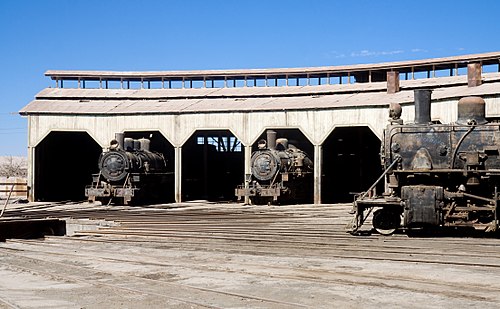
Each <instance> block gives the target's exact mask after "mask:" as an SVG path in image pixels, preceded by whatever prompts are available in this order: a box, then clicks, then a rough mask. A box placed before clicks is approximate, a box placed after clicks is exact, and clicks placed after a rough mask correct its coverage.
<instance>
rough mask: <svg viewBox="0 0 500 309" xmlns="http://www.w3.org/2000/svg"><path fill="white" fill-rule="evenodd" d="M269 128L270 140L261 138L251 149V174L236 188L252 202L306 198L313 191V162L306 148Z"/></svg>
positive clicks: (242, 196)
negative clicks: (300, 147)
mask: <svg viewBox="0 0 500 309" xmlns="http://www.w3.org/2000/svg"><path fill="white" fill-rule="evenodd" d="M276 136H277V135H276V132H275V131H271V130H268V131H267V140H261V141H259V142H258V150H256V151H254V152H252V156H251V159H250V165H251V174H250V175H248V176H247V179H246V183H245V184H243V185H241V186H239V187H238V188H236V196H237V197H238V200H241V198H244V197H249V199H250V203H252V204H271V203H297V202H304V201H305V200H306V198H307V196H308V195H309V194H310V191H311V176H312V172H313V162H312V161H311V159H310V158H309V156H308V155H307V153H305V152H304V151H302V150H300V149H299V148H297V147H296V146H294V145H292V144H291V143H289V141H288V139H286V138H278V139H277V138H276Z"/></svg>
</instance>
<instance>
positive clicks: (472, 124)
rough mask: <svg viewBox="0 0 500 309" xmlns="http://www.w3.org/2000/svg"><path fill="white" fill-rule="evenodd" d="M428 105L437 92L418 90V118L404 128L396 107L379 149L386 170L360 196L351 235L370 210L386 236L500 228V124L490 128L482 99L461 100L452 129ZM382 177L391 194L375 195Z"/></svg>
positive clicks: (355, 209)
mask: <svg viewBox="0 0 500 309" xmlns="http://www.w3.org/2000/svg"><path fill="white" fill-rule="evenodd" d="M430 106H431V91H430V90H415V121H414V123H413V124H403V122H402V120H401V119H400V115H401V107H400V106H399V105H398V104H395V105H391V108H390V117H391V119H390V120H389V122H390V124H389V125H388V126H387V128H386V129H385V130H384V136H383V140H382V147H381V160H382V166H383V169H384V170H385V171H384V172H383V174H382V175H381V176H380V178H379V179H378V180H377V182H376V183H375V184H374V185H373V186H372V187H371V188H370V189H368V191H366V192H364V193H362V194H360V195H359V196H357V198H356V200H355V202H354V205H353V213H354V218H353V220H352V222H351V223H350V224H349V226H348V227H347V229H348V231H349V232H350V233H351V234H357V233H359V232H360V228H361V226H362V225H363V223H364V222H365V220H366V219H367V218H368V216H369V215H370V214H371V213H372V211H373V217H372V224H373V227H374V228H375V230H377V231H378V232H379V233H381V234H384V235H389V234H392V233H393V232H394V231H396V230H397V229H400V228H402V229H404V230H406V231H407V232H411V231H417V230H427V229H428V228H433V227H469V228H475V229H476V230H482V231H496V230H497V228H498V224H499V221H498V220H499V215H498V210H499V209H498V201H499V193H498V189H499V186H500V157H499V149H500V148H499V147H500V124H498V123H488V121H487V120H486V118H485V102H484V100H483V99H482V98H480V97H465V98H462V99H460V101H459V102H458V119H457V121H456V123H451V124H433V123H431V118H430ZM384 177H385V180H386V192H385V193H384V194H383V195H382V196H379V197H369V195H370V193H369V192H370V190H371V189H372V188H374V187H375V185H376V184H377V183H378V182H379V181H381V180H382V179H384Z"/></svg>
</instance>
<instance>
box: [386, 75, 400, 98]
mask: <svg viewBox="0 0 500 309" xmlns="http://www.w3.org/2000/svg"><path fill="white" fill-rule="evenodd" d="M396 92H399V72H387V93H396Z"/></svg>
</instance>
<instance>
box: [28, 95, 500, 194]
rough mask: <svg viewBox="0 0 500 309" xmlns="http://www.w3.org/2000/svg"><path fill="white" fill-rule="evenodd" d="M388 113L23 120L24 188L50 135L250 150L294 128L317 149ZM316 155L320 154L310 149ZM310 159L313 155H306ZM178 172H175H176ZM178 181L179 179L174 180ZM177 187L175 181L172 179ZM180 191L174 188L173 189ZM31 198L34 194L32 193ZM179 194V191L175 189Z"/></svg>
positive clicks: (378, 124) (451, 107)
mask: <svg viewBox="0 0 500 309" xmlns="http://www.w3.org/2000/svg"><path fill="white" fill-rule="evenodd" d="M457 102H458V100H448V101H439V102H434V103H433V104H432V107H431V113H432V115H431V117H432V119H433V120H440V121H441V122H442V123H450V122H453V121H456V118H457V116H456V114H457ZM486 112H487V116H489V117H496V116H500V98H492V99H486ZM413 117H414V107H413V105H412V104H409V105H405V106H403V115H402V118H403V120H404V121H405V122H406V123H409V122H413ZM387 119H388V109H387V107H386V106H380V107H356V108H354V107H350V108H343V109H341V108H336V109H330V110H303V111H272V112H264V111H262V112H251V113H248V112H229V113H200V114H178V115H127V116H70V115H66V116H65V115H39V116H28V123H29V136H28V140H29V145H28V148H29V152H28V154H29V155H28V162H30V164H29V168H28V174H29V177H28V179H29V185H30V186H32V188H33V184H34V179H33V177H34V173H33V170H34V164H35V162H34V147H36V145H38V144H39V143H40V142H41V141H42V140H43V139H44V138H45V137H46V136H47V135H48V134H49V133H50V132H51V131H85V132H87V133H88V134H89V135H90V136H92V138H94V139H95V140H96V142H97V143H98V144H99V145H100V146H101V147H103V148H106V147H107V145H108V144H109V141H110V140H111V139H112V138H114V134H115V133H116V132H124V131H156V130H159V131H160V132H161V133H162V134H163V135H164V136H165V137H166V138H167V140H168V141H170V143H171V144H172V145H173V146H174V147H176V148H179V147H182V145H183V144H184V143H185V142H186V141H187V140H188V139H189V137H190V136H191V135H192V134H193V133H194V132H195V131H196V130H203V129H229V130H231V131H232V132H233V134H234V135H235V136H236V137H237V138H238V139H240V140H241V141H242V143H243V144H244V145H246V146H249V145H252V144H253V143H254V142H255V141H256V140H257V138H258V137H259V136H260V135H261V134H262V132H263V131H264V130H265V129H267V128H298V129H300V130H301V131H302V133H304V135H305V136H306V137H307V138H309V139H310V141H311V143H312V144H313V145H315V146H319V145H321V144H322V143H323V142H324V140H325V139H326V138H327V137H328V136H329V134H330V133H331V132H332V131H333V130H334V129H335V127H343V126H368V127H369V128H371V129H372V131H373V132H374V133H375V134H376V135H377V136H378V137H379V138H380V137H381V136H382V132H383V130H384V128H385V127H386V125H387ZM316 149H320V148H316ZM311 155H313V154H311ZM176 168H178V167H176ZM178 177H181V175H180V174H179V175H178ZM177 181H178V182H179V186H180V179H177ZM179 188H180V187H179ZM33 189H34V192H36V188H33ZM179 192H180V189H179Z"/></svg>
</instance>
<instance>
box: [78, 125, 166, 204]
mask: <svg viewBox="0 0 500 309" xmlns="http://www.w3.org/2000/svg"><path fill="white" fill-rule="evenodd" d="M116 137H117V138H116V139H114V140H112V141H111V143H110V147H109V151H107V152H103V153H102V154H101V156H100V157H99V162H98V165H99V174H94V175H92V185H90V186H87V187H86V188H85V196H87V197H88V200H89V201H91V202H93V201H95V200H99V201H101V202H102V204H103V205H104V204H109V203H110V202H111V201H113V202H114V203H115V204H123V205H128V204H131V203H142V202H159V201H162V199H164V198H165V192H167V190H166V188H165V186H166V185H167V183H168V175H169V174H172V173H169V172H168V170H167V165H166V160H165V158H164V156H163V154H161V153H158V152H153V151H150V150H149V145H150V140H149V139H146V138H141V139H132V138H123V134H121V133H118V134H116Z"/></svg>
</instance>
